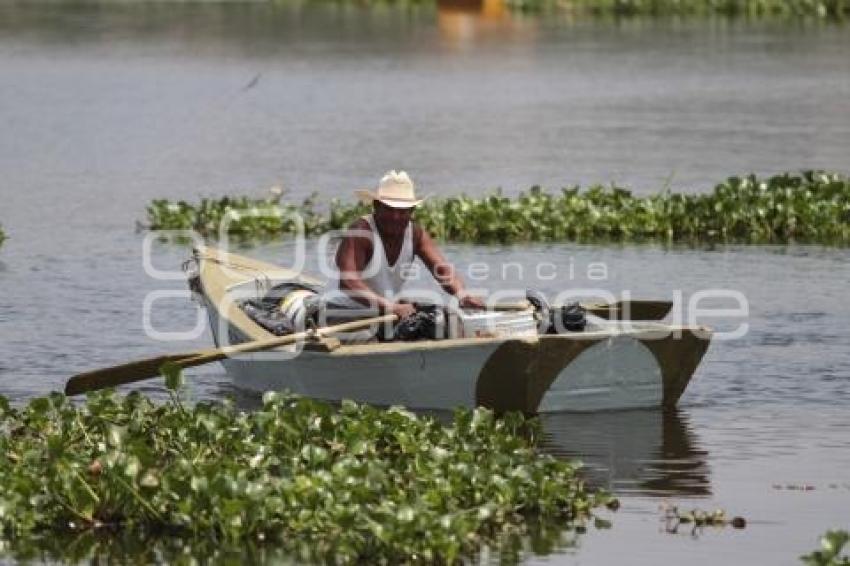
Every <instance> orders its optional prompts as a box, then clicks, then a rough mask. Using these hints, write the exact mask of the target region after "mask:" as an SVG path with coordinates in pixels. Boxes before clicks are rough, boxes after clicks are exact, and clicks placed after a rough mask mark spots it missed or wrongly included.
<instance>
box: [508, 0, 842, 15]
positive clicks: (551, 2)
mask: <svg viewBox="0 0 850 566" xmlns="http://www.w3.org/2000/svg"><path fill="white" fill-rule="evenodd" d="M506 2H507V4H508V5H509V6H511V7H513V8H515V9H520V10H526V11H539V10H551V9H562V10H569V11H571V12H575V13H578V14H587V15H592V16H617V17H628V16H649V17H665V16H699V17H707V16H724V17H745V18H764V17H775V18H828V19H843V18H844V17H846V16H848V15H850V3H848V2H847V1H845V0H569V1H563V0H561V1H558V0H506Z"/></svg>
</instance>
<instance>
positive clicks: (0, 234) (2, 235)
mask: <svg viewBox="0 0 850 566" xmlns="http://www.w3.org/2000/svg"><path fill="white" fill-rule="evenodd" d="M5 239H6V233H5V232H3V227H2V226H0V246H2V245H3V241H4V240H5Z"/></svg>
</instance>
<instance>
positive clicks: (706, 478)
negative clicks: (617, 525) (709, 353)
mask: <svg viewBox="0 0 850 566" xmlns="http://www.w3.org/2000/svg"><path fill="white" fill-rule="evenodd" d="M541 421H542V423H543V431H544V438H543V448H544V449H545V450H546V451H547V452H549V453H550V454H553V455H555V456H562V457H569V458H577V459H579V460H581V461H582V462H583V464H584V473H585V475H586V477H587V479H588V483H589V484H591V485H593V486H595V487H604V488H607V489H609V490H611V491H613V492H615V493H616V494H618V495H643V496H679V497H682V496H691V497H701V496H709V495H711V481H710V470H709V467H708V464H707V459H708V453H707V452H706V451H704V450H702V449H700V447H699V445H698V440H697V438H696V437H695V435H694V433H693V432H692V430H691V427H690V425H689V423H688V417H687V414H686V413H685V412H684V411H682V410H668V411H664V410H661V409H653V410H639V411H616V412H598V413H558V414H548V415H541Z"/></svg>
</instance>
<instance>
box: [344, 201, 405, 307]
mask: <svg viewBox="0 0 850 566" xmlns="http://www.w3.org/2000/svg"><path fill="white" fill-rule="evenodd" d="M364 218H365V220H366V222H368V223H369V228H370V229H371V231H372V258H371V259H370V260H369V263H368V265H367V266H366V268H365V269H364V270H363V271H362V272H361V273H360V278H361V279H362V280H363V282H364V283H366V285H368V286H369V288H370V289H371V290H372V291H373V292H375V293H376V294H378V295H381V296H382V297H386V298H389V299H390V300H392V299H394V298H395V297H396V296H397V295H398V294H399V293H400V292H401V288H402V287H403V286H404V283H405V281H406V280H407V276H408V274H409V273H410V267H411V265H412V264H413V261H414V259H415V256H414V253H413V223H412V222H408V223H407V227H406V228H405V229H404V240H403V241H402V244H401V251H400V252H399V254H398V259H396V262H395V264H394V265H390V262H389V261H388V260H387V252H386V248H385V247H384V241H383V240H382V239H381V233H380V232H378V227H377V226H375V219H374V218H373V217H372V215H371V214H370V215H368V216H365V217H364ZM339 283H340V282H339V280H338V279H337V281H336V286H335V287H336V290H342V289H341V288H340V286H339ZM358 306H362V305H359V304H358Z"/></svg>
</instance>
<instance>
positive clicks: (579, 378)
mask: <svg viewBox="0 0 850 566" xmlns="http://www.w3.org/2000/svg"><path fill="white" fill-rule="evenodd" d="M207 251H208V252H209V250H207ZM219 253H220V252H219ZM235 257H236V258H239V256H235ZM239 259H240V260H241V259H245V258H239ZM255 263H256V262H253V260H252V264H251V265H252V267H254V268H256V267H257V266H256V265H255ZM218 271H219V268H218V267H217V266H216V265H213V264H210V265H207V266H206V268H205V266H204V265H203V260H201V283H202V285H201V286H202V295H203V299H204V301H205V303H206V307H207V311H208V314H209V317H210V325H211V328H212V329H213V335H214V337H215V340H216V343H217V344H218V345H223V342H226V343H239V342H244V341H248V340H257V339H262V338H267V337H269V335H262V334H258V330H257V328H259V327H257V328H254V327H255V326H256V325H253V323H250V324H247V325H246V322H245V320H246V319H245V318H242V317H244V313H242V312H241V311H239V310H238V309H234V308H233V301H232V300H228V298H227V297H222V296H217V295H222V293H224V292H225V291H226V290H227V289H233V288H234V285H236V286H237V287H238V285H239V283H240V282H239V281H238V280H237V281H230V283H229V284H225V283H226V282H225V281H221V280H220V278H221V274H220V273H218ZM231 277H235V278H237V279H238V278H239V277H246V275H245V274H244V270H243V271H236V272H234V275H232V276H231ZM222 290H224V291H222ZM260 331H261V332H264V331H262V329H260ZM710 335H711V332H710V331H709V330H708V329H705V328H696V329H691V328H684V327H674V326H669V325H664V324H659V323H651V322H645V323H634V324H631V323H629V322H623V321H601V322H600V325H599V326H597V327H595V328H593V329H592V330H590V331H586V332H581V333H570V334H564V335H545V336H537V337H531V338H512V339H494V338H466V339H455V340H429V341H416V342H388V343H378V344H363V345H343V346H339V347H336V348H334V349H326V350H325V351H315V350H308V349H305V350H303V351H300V350H296V349H294V348H292V347H289V348H281V349H279V350H275V351H271V352H258V353H254V354H248V355H243V356H239V357H235V358H229V359H226V360H224V361H223V362H222V363H223V365H224V367H225V369H226V371H227V373H228V374H229V375H230V376H231V378H232V379H233V382H234V383H235V384H236V385H237V386H238V387H241V388H245V389H249V390H255V391H267V390H281V391H284V390H285V391H290V392H292V393H296V394H300V395H304V396H309V397H313V398H317V399H324V400H330V401H340V400H343V399H352V400H355V401H359V402H365V403H371V404H375V405H404V406H407V407H411V408H422V409H449V410H450V409H454V408H456V407H459V406H462V407H474V406H487V407H490V408H492V409H494V410H496V411H499V412H503V411H512V410H515V411H522V412H524V413H537V412H546V413H548V412H564V411H598V410H610V409H634V408H645V407H658V406H673V405H675V404H676V402H677V401H678V399H679V397H680V396H681V394H682V393H683V391H684V389H685V387H686V385H687V383H688V382H689V380H690V378H691V376H692V375H693V373H694V371H695V369H696V367H697V365H698V364H699V361H700V359H701V358H702V356H703V354H704V353H705V351H706V349H707V347H708V344H709V341H710Z"/></svg>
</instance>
